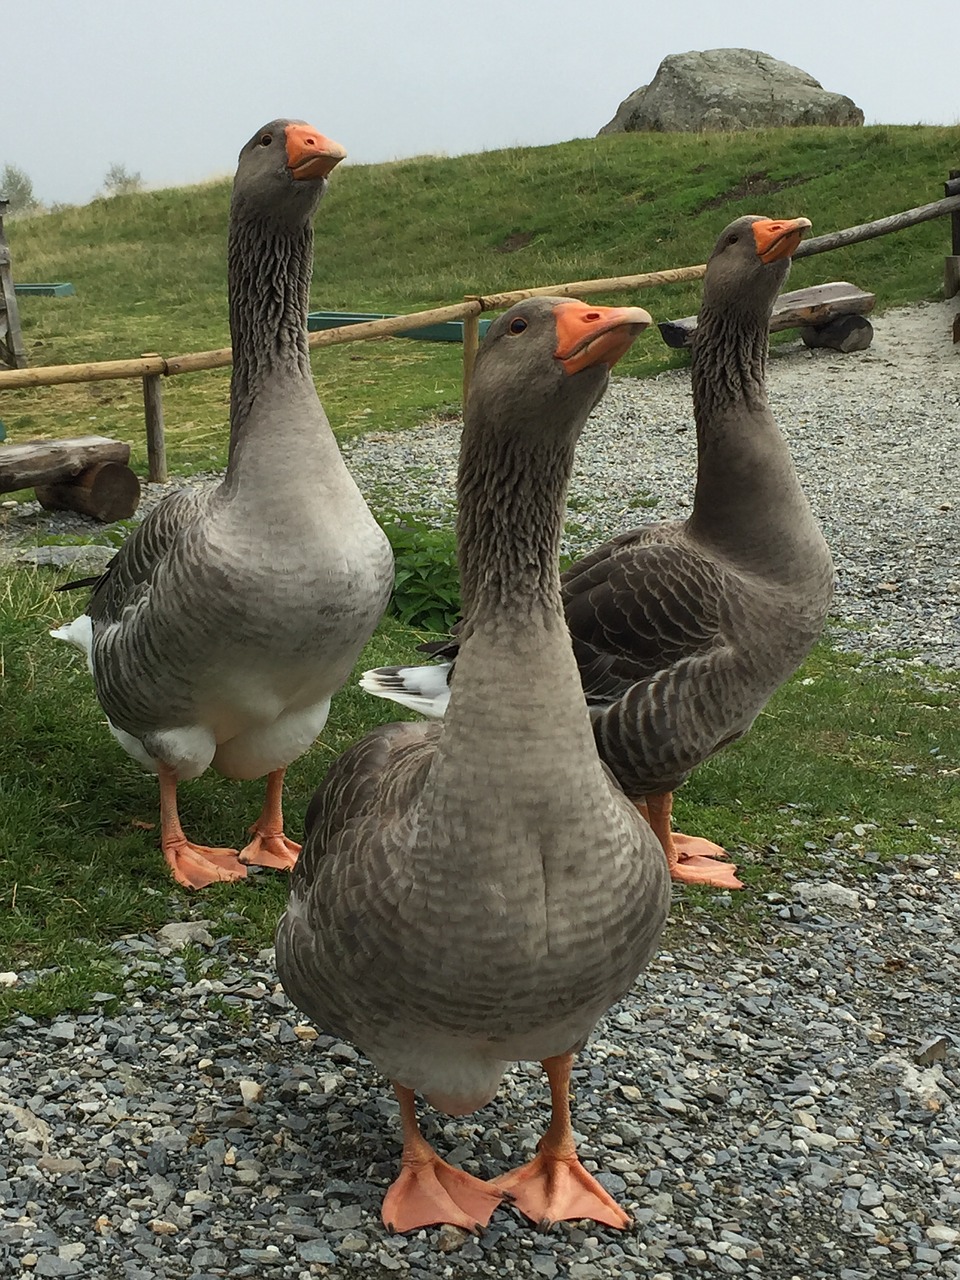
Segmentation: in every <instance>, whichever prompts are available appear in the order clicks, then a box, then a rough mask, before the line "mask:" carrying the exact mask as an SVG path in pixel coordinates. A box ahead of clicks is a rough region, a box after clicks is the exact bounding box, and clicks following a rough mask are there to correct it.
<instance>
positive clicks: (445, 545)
mask: <svg viewBox="0 0 960 1280" xmlns="http://www.w3.org/2000/svg"><path fill="white" fill-rule="evenodd" d="M380 523H381V524H382V525H383V528H384V531H385V533H386V535H387V537H388V538H389V539H390V545H391V546H392V547H393V554H394V556H395V557H396V562H397V570H396V579H395V582H394V589H393V598H392V600H391V602H390V612H391V613H393V614H394V615H395V616H396V617H398V618H399V619H400V621H401V622H405V623H406V624H407V625H408V626H411V627H420V628H422V629H424V630H427V631H441V632H442V631H449V630H450V628H451V627H452V626H453V624H454V623H455V622H456V620H457V618H458V617H459V616H460V579H459V574H458V572H457V546H456V539H455V538H454V535H453V530H452V529H449V528H436V527H435V526H432V525H429V524H427V523H426V522H425V521H424V520H423V519H422V518H421V517H420V516H415V515H410V514H408V513H404V512H390V513H389V514H387V515H384V516H383V517H381V521H380Z"/></svg>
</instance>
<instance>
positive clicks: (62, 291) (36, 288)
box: [13, 283, 77, 298]
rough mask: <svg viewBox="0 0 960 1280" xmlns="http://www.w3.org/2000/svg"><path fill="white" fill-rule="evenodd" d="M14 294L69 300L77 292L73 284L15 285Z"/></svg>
mask: <svg viewBox="0 0 960 1280" xmlns="http://www.w3.org/2000/svg"><path fill="white" fill-rule="evenodd" d="M13 291H14V293H22V294H23V295H24V297H30V296H31V295H32V296H34V297H46V298H69V297H72V296H73V295H74V294H75V293H76V292H77V291H76V289H75V288H74V287H73V285H72V284H67V283H61V284H15V285H14V286H13Z"/></svg>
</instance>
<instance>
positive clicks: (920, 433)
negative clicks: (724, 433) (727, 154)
mask: <svg viewBox="0 0 960 1280" xmlns="http://www.w3.org/2000/svg"><path fill="white" fill-rule="evenodd" d="M957 306H958V304H957V300H956V299H953V300H952V301H950V302H946V303H929V304H921V305H919V306H914V307H905V308H901V309H899V310H896V311H890V312H887V313H886V314H885V315H883V316H880V317H878V318H877V320H876V325H875V337H874V341H873V344H872V346H871V347H870V348H868V350H867V351H865V352H860V353H854V354H849V355H841V354H838V353H836V352H830V351H825V350H815V351H811V350H808V349H807V348H806V347H804V346H803V344H802V343H801V342H800V341H799V339H798V340H797V341H796V342H793V343H790V344H789V345H787V346H785V347H777V348H776V349H775V350H774V353H773V355H772V357H771V360H770V368H769V384H770V398H771V402H772V406H773V410H774V413H775V415H776V418H777V421H778V422H779V423H780V425H781V427H782V429H783V431H784V433H785V434H786V435H787V437H788V439H789V441H790V445H791V448H792V450H793V454H794V458H795V460H796V463H797V468H798V470H799V472H800V475H801V476H802V478H803V482H804V485H805V488H806V491H807V493H808V494H809V496H810V500H811V502H812V504H813V507H814V510H815V512H816V514H817V516H818V518H819V519H820V521H821V523H822V526H823V529H824V532H825V534H826V536H827V541H828V542H829V544H830V546H831V548H832V550H833V554H834V558H835V560H836V564H837V571H838V595H837V600H836V605H835V609H834V616H835V620H836V621H837V622H839V623H840V626H839V627H837V626H835V627H834V628H833V631H832V638H833V639H834V640H835V642H836V643H838V644H840V645H842V646H843V647H845V648H848V649H851V650H854V651H857V652H862V653H867V654H871V655H878V654H883V653H884V652H885V651H887V650H909V651H911V652H914V653H916V654H917V655H918V656H919V658H921V659H922V660H924V661H927V662H931V663H933V664H935V665H938V666H941V667H960V558H958V553H957V547H958V544H960V464H958V457H960V348H958V347H955V346H954V344H953V342H952V340H951V333H950V329H951V323H952V318H953V316H954V315H955V314H956V312H957ZM459 439H460V424H459V423H458V422H444V423H435V424H430V425H427V426H424V427H421V428H419V429H418V430H416V431H410V432H403V433H390V434H382V433H376V432H374V433H372V434H369V435H366V436H364V437H363V438H361V439H358V440H355V441H352V442H350V443H349V444H348V445H347V446H346V448H345V450H344V453H345V455H346V457H347V460H348V462H349V465H350V467H351V469H352V470H353V472H354V475H355V476H356V479H357V482H358V483H359V485H360V487H361V489H363V490H364V492H365V493H367V494H368V495H369V496H370V497H371V500H372V501H373V502H374V505H376V506H377V507H378V508H382V507H384V506H386V505H389V504H390V503H391V502H392V503H393V504H395V507H396V509H397V510H399V511H411V512H416V511H421V510H423V511H426V512H428V513H432V514H433V515H434V516H435V517H436V518H437V519H438V520H443V521H448V520H449V519H450V512H451V504H452V501H453V493H454V481H455V477H456V467H457V449H458V447H459ZM695 455H696V446H695V442H694V435H693V422H692V410H691V405H690V378H689V373H688V372H687V371H686V370H680V371H672V372H669V373H665V374H661V375H660V376H659V377H658V378H655V379H652V380H644V381H639V380H633V379H624V378H619V379H614V381H613V385H612V387H611V390H610V392H609V394H608V395H607V397H606V398H605V400H604V401H603V403H602V405H601V406H600V408H599V409H598V410H597V412H596V413H595V414H594V416H593V418H592V419H591V422H590V424H589V425H588V427H587V430H586V432H585V433H584V436H583V438H582V440H581V442H580V445H579V447H578V451H577V468H576V472H575V475H574V480H573V484H572V486H571V491H570V507H571V510H570V513H569V519H568V522H567V528H568V534H567V546H566V549H567V550H569V551H573V552H581V551H586V550H588V549H590V548H591V547H593V546H595V545H596V544H597V543H598V542H600V541H602V540H604V539H605V538H608V537H610V536H612V535H613V534H615V533H618V532H620V531H622V530H623V529H625V528H630V527H631V526H632V525H634V524H639V523H641V522H643V521H645V520H651V519H673V518H676V517H682V516H684V515H686V514H687V513H688V512H689V501H690V496H691V494H692V492H693V480H694V468H695V462H696V456H695ZM204 479H205V478H204V477H198V478H196V482H201V483H202V482H204ZM207 479H209V478H207ZM178 483H182V482H178ZM170 487H173V486H167V487H166V488H165V487H163V486H158V485H150V486H147V492H146V493H145V496H144V500H143V502H142V504H141V513H145V512H146V511H148V510H149V509H150V507H151V506H152V505H153V503H155V502H156V501H157V500H158V499H159V498H160V497H161V496H163V493H164V492H166V491H168V489H169V488H170ZM2 516H6V519H5V520H3V519H0V552H2V551H3V549H4V547H6V548H7V550H8V551H9V549H10V548H11V546H13V545H14V544H16V543H22V542H31V541H32V542H35V541H36V538H37V533H38V532H41V533H44V534H50V533H52V532H55V531H56V530H58V529H59V530H62V531H64V532H67V533H77V532H87V533H91V532H93V533H97V532H102V528H101V527H100V526H97V525H96V524H95V522H93V521H91V520H87V519H85V518H84V517H82V516H71V515H65V514H59V515H51V514H49V513H45V512H40V509H39V507H38V506H37V504H35V503H24V504H20V505H19V506H17V507H14V508H10V507H7V508H6V510H4V509H3V504H0V517H2ZM28 554H30V553H28ZM36 554H37V553H34V555H36ZM78 554H80V555H81V556H82V555H83V553H82V552H80V553H78ZM39 555H40V558H42V559H43V558H46V559H50V558H52V557H55V556H56V555H57V552H56V550H55V549H52V548H46V547H44V548H40V550H39Z"/></svg>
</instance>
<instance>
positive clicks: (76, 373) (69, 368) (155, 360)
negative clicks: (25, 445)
mask: <svg viewBox="0 0 960 1280" xmlns="http://www.w3.org/2000/svg"><path fill="white" fill-rule="evenodd" d="M228 363H229V362H228ZM166 371H167V368H166V361H165V360H164V359H163V357H162V356H151V358H150V359H149V360H143V359H140V360H100V361H95V362H93V363H91V364H48V365H41V366H39V367H38V368H34V369H0V391H4V390H7V391H12V390H14V388H16V387H55V386H60V385H61V384H63V383H65V382H109V381H111V379H113V378H143V377H145V376H146V375H147V374H149V373H166Z"/></svg>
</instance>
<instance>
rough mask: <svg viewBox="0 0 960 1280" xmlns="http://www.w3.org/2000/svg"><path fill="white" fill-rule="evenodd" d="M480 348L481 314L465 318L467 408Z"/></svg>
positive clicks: (465, 398)
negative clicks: (468, 393) (468, 394)
mask: <svg viewBox="0 0 960 1280" xmlns="http://www.w3.org/2000/svg"><path fill="white" fill-rule="evenodd" d="M464 301H466V302H474V301H476V299H475V298H466V299H464ZM479 346H480V312H479V311H478V312H476V314H475V315H470V316H464V317H463V405H464V407H466V403H467V392H468V391H469V390H470V379H471V378H472V377H473V365H474V361H475V360H476V358H477V348H478V347H479Z"/></svg>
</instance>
